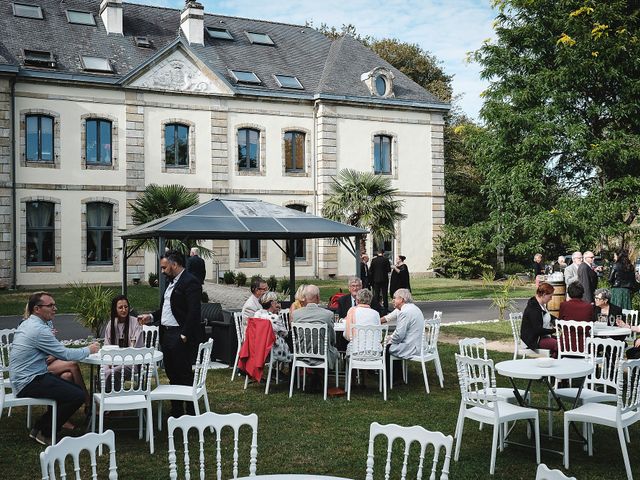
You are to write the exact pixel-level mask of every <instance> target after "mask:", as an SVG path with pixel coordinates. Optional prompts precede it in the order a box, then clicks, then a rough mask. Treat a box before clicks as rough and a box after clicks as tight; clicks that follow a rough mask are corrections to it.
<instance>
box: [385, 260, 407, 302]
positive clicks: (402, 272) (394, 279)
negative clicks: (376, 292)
mask: <svg viewBox="0 0 640 480" xmlns="http://www.w3.org/2000/svg"><path fill="white" fill-rule="evenodd" d="M406 259H407V257H405V256H404V255H398V256H397V257H396V263H395V265H393V266H392V267H391V281H390V282H389V296H390V297H391V298H393V293H394V292H395V291H396V290H398V289H399V288H406V289H407V290H409V291H411V285H410V284H409V269H408V268H407V265H406V264H405V263H404V261H405V260H406Z"/></svg>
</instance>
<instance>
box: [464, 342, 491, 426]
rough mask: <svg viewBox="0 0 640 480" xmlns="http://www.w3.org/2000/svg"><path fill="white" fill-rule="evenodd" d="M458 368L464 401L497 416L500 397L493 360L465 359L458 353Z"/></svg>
mask: <svg viewBox="0 0 640 480" xmlns="http://www.w3.org/2000/svg"><path fill="white" fill-rule="evenodd" d="M456 367H457V369H458V380H459V381H460V393H461V395H462V401H463V402H464V403H465V404H466V405H469V406H472V407H480V408H484V409H487V410H491V411H493V412H494V413H495V414H496V416H497V405H498V403H497V402H498V397H497V395H496V374H495V370H494V368H493V360H491V359H489V360H485V359H483V358H471V357H464V356H462V355H458V354H457V353H456Z"/></svg>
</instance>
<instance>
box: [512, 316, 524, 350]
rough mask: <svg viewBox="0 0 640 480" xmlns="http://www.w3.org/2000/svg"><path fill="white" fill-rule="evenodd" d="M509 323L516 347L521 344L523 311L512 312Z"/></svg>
mask: <svg viewBox="0 0 640 480" xmlns="http://www.w3.org/2000/svg"><path fill="white" fill-rule="evenodd" d="M509 323H510V324H511V334H512V335H513V342H514V343H515V345H516V347H518V346H519V345H520V329H521V328H522V313H510V314H509Z"/></svg>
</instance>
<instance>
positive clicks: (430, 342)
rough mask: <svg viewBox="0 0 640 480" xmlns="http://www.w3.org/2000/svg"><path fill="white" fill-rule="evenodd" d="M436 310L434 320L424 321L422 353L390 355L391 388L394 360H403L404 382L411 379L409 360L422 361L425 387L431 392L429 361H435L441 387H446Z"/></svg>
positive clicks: (390, 386) (390, 385) (391, 386)
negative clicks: (403, 355)
mask: <svg viewBox="0 0 640 480" xmlns="http://www.w3.org/2000/svg"><path fill="white" fill-rule="evenodd" d="M436 313H440V312H434V320H428V321H425V322H424V330H423V331H422V342H421V351H420V355H415V356H413V357H411V358H409V359H405V358H402V359H400V358H397V357H394V356H393V355H389V388H390V389H392V388H393V362H394V360H401V361H402V377H403V380H404V383H407V382H408V381H409V368H408V363H407V361H411V362H420V364H421V365H422V377H423V378H424V388H425V390H426V391H427V393H429V380H428V378H427V367H426V363H427V362H434V365H435V367H436V374H437V375H438V379H439V380H440V388H444V374H443V373H442V365H441V363H440V355H439V354H438V336H439V335H440V320H439V319H440V318H441V315H440V316H438V317H436Z"/></svg>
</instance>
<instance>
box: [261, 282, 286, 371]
mask: <svg viewBox="0 0 640 480" xmlns="http://www.w3.org/2000/svg"><path fill="white" fill-rule="evenodd" d="M260 303H261V305H262V308H261V309H260V310H258V311H257V312H256V313H255V314H254V315H253V317H255V318H264V319H267V320H269V321H271V327H272V328H273V334H274V335H275V337H276V341H275V342H274V344H273V347H271V357H272V358H273V359H274V360H276V361H278V362H291V351H290V350H289V345H287V342H286V341H285V337H286V336H287V333H288V330H287V327H286V326H285V324H284V321H283V319H282V317H281V316H280V315H278V313H279V312H280V302H279V301H278V295H277V294H276V293H275V292H267V293H265V294H264V295H263V296H262V297H261V298H260Z"/></svg>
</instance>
